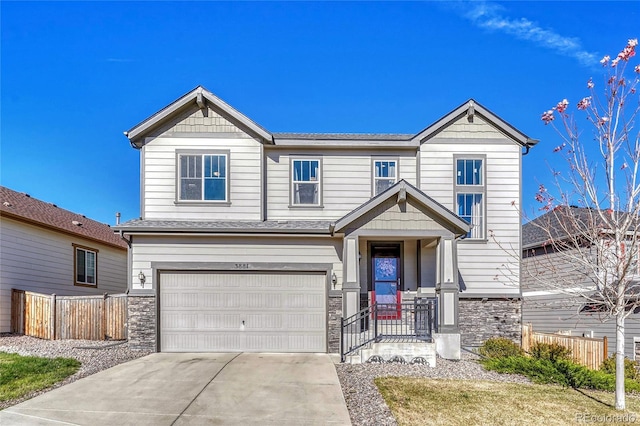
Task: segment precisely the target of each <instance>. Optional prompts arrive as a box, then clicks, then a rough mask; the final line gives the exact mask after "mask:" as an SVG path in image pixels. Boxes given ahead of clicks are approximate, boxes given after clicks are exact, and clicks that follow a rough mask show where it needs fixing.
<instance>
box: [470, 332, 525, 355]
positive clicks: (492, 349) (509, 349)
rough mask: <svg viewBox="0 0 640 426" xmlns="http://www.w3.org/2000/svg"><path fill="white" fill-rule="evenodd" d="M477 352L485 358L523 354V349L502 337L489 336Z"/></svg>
mask: <svg viewBox="0 0 640 426" xmlns="http://www.w3.org/2000/svg"><path fill="white" fill-rule="evenodd" d="M478 353H479V354H480V355H482V356H485V357H487V358H506V357H510V356H520V355H524V351H523V350H522V348H520V346H518V345H517V344H516V343H514V342H513V341H511V340H509V339H505V338H504V337H492V338H490V339H489V340H487V341H486V342H484V344H483V345H482V346H480V348H479V349H478Z"/></svg>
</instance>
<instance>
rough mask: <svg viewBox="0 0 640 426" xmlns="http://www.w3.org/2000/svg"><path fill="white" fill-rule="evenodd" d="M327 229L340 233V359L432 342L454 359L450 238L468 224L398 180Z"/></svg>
mask: <svg viewBox="0 0 640 426" xmlns="http://www.w3.org/2000/svg"><path fill="white" fill-rule="evenodd" d="M334 232H335V233H341V234H343V235H344V237H343V238H344V243H343V251H344V253H343V286H342V291H343V323H342V339H341V343H342V348H341V352H342V354H343V359H344V357H345V356H347V355H348V354H350V353H354V352H356V351H359V352H363V351H365V350H367V349H368V348H370V346H371V344H372V342H373V343H375V344H380V343H383V342H393V343H394V344H397V343H411V345H409V347H411V348H413V349H411V350H415V348H416V346H415V345H414V344H413V343H431V344H433V345H435V350H436V351H437V352H438V354H439V355H440V356H442V357H444V358H450V359H458V358H459V357H460V334H459V329H458V293H459V284H458V268H457V241H458V239H459V238H461V237H463V236H464V235H466V234H467V233H468V232H469V225H468V224H467V222H465V221H464V220H462V219H461V218H460V217H458V216H457V215H455V214H454V213H453V212H451V211H450V210H448V209H446V208H445V207H443V206H442V205H440V204H438V203H437V202H435V201H434V200H433V199H431V198H430V197H428V196H427V195H426V194H424V193H423V192H421V191H420V190H418V189H417V188H415V187H413V186H412V185H410V184H408V183H406V182H404V181H400V182H398V183H397V184H395V185H394V186H392V187H391V188H389V189H388V190H387V191H385V192H383V193H382V194H380V195H378V196H377V197H375V198H373V199H371V200H370V201H369V202H367V203H365V204H363V205H362V206H360V207H359V208H357V209H355V210H354V211H352V212H351V213H349V214H348V215H346V216H345V217H343V218H342V219H340V220H339V221H337V222H336V223H335V229H334ZM397 350H399V351H402V350H401V349H397ZM403 356H404V357H405V358H408V357H410V355H403ZM434 356H435V354H434ZM414 358H415V357H414ZM406 361H410V359H407V360H406Z"/></svg>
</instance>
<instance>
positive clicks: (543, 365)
mask: <svg viewBox="0 0 640 426" xmlns="http://www.w3.org/2000/svg"><path fill="white" fill-rule="evenodd" d="M481 363H482V365H484V367H485V368H486V369H487V370H493V371H497V372H498V373H506V374H522V375H523V376H527V377H528V378H529V379H531V381H532V382H534V383H541V384H546V383H556V384H559V385H563V386H568V384H567V381H566V378H565V377H564V376H563V375H562V374H561V373H560V372H559V371H558V370H557V369H556V368H555V366H554V364H553V362H551V361H549V360H546V359H535V358H529V357H525V356H510V357H506V358H488V359H485V360H483V361H481Z"/></svg>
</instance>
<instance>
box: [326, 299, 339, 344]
mask: <svg viewBox="0 0 640 426" xmlns="http://www.w3.org/2000/svg"><path fill="white" fill-rule="evenodd" d="M328 309H329V312H328V313H329V324H328V329H329V330H328V332H329V342H328V344H329V353H339V352H340V327H341V323H340V319H341V318H342V294H341V293H339V294H330V295H329V307H328Z"/></svg>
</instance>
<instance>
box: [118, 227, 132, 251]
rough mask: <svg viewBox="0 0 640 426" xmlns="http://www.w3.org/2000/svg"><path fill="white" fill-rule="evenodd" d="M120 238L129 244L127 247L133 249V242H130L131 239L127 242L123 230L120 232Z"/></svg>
mask: <svg viewBox="0 0 640 426" xmlns="http://www.w3.org/2000/svg"><path fill="white" fill-rule="evenodd" d="M120 238H122V239H123V240H124V242H125V243H127V246H129V248H131V240H130V239H129V240H127V239H126V238H125V237H124V231H123V230H120Z"/></svg>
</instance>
